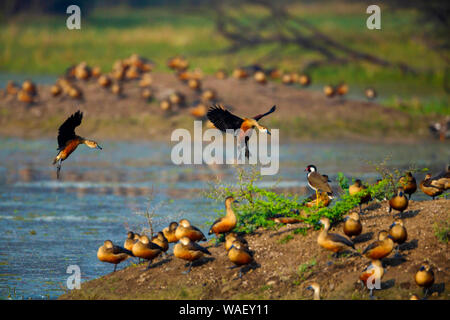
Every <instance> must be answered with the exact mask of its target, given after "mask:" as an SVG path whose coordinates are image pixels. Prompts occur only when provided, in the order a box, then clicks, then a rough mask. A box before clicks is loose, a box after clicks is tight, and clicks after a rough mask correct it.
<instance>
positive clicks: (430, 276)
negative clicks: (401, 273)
mask: <svg viewBox="0 0 450 320" xmlns="http://www.w3.org/2000/svg"><path fill="white" fill-rule="evenodd" d="M414 280H415V281H416V284H417V285H418V286H419V287H422V288H424V289H425V297H426V296H427V295H428V290H429V289H430V288H431V286H432V285H433V284H434V272H433V269H432V268H431V266H430V265H429V264H428V263H424V264H422V266H421V267H420V269H419V271H417V273H416V274H415V276H414Z"/></svg>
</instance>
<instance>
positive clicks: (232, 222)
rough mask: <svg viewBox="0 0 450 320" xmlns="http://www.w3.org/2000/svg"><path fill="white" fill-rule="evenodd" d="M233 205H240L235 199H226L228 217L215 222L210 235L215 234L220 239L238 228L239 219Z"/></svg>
mask: <svg viewBox="0 0 450 320" xmlns="http://www.w3.org/2000/svg"><path fill="white" fill-rule="evenodd" d="M232 203H238V201H236V200H234V198H233V197H227V198H226V199H225V208H226V215H225V216H224V217H221V218H219V219H217V220H216V221H214V223H213V224H212V226H211V228H210V229H209V232H208V234H213V233H214V234H215V235H216V237H219V235H220V234H224V233H227V232H230V231H231V230H233V229H234V227H236V223H237V217H236V214H235V213H234V211H233V208H232V206H231V204H232Z"/></svg>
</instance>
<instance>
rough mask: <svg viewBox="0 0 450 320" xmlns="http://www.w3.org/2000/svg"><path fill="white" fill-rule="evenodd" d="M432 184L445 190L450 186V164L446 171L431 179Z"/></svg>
mask: <svg viewBox="0 0 450 320" xmlns="http://www.w3.org/2000/svg"><path fill="white" fill-rule="evenodd" d="M430 181H431V184H432V185H434V186H437V187H439V188H441V189H443V190H447V189H449V188H450V166H448V167H447V170H446V171H443V172H441V173H440V174H438V175H437V176H435V177H433V178H431V179H430Z"/></svg>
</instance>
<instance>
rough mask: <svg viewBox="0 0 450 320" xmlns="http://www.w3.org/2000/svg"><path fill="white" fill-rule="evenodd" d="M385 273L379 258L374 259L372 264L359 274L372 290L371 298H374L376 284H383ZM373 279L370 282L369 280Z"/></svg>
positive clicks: (364, 283)
mask: <svg viewBox="0 0 450 320" xmlns="http://www.w3.org/2000/svg"><path fill="white" fill-rule="evenodd" d="M383 275H384V268H383V264H382V263H381V261H380V260H379V259H375V260H372V262H371V264H370V265H369V266H368V267H367V268H365V269H364V270H363V272H362V273H361V275H360V276H359V280H361V282H362V283H363V285H364V287H366V288H368V289H369V291H370V298H373V289H376V288H375V285H376V284H377V283H379V284H380V285H381V279H382V278H383ZM369 280H370V281H371V282H370V283H368V281H369Z"/></svg>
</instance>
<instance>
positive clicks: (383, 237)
mask: <svg viewBox="0 0 450 320" xmlns="http://www.w3.org/2000/svg"><path fill="white" fill-rule="evenodd" d="M393 249H394V240H393V239H392V236H390V235H389V233H388V232H387V231H385V230H382V231H380V232H379V233H378V240H376V241H374V242H372V243H371V244H369V245H368V246H367V247H366V248H365V249H364V251H363V255H364V256H366V257H367V258H369V259H372V260H381V259H383V258H384V257H387V256H388V255H389V254H390V253H391V252H392V250H393Z"/></svg>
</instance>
